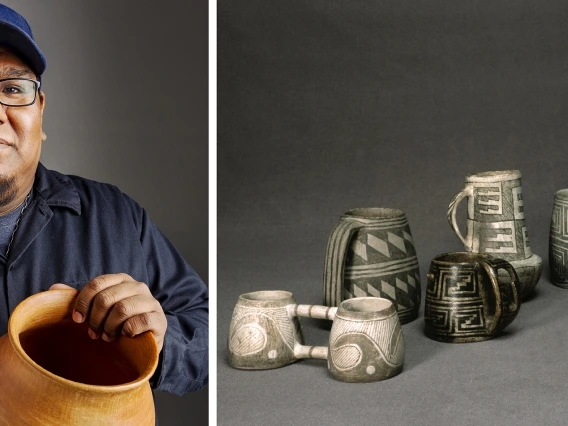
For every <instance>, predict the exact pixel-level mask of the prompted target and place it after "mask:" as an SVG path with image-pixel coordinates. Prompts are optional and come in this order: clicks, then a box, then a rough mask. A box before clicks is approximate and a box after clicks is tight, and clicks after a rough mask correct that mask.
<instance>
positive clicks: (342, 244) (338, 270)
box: [323, 220, 363, 306]
mask: <svg viewBox="0 0 568 426" xmlns="http://www.w3.org/2000/svg"><path fill="white" fill-rule="evenodd" d="M362 226H363V225H362V224H360V223H358V222H355V221H353V220H341V221H340V222H339V224H338V225H337V226H336V227H335V228H334V229H333V231H331V235H330V236H329V240H328V242H327V250H326V253H325V267H324V271H323V304H324V305H327V306H338V305H339V303H340V302H341V299H342V298H341V290H342V288H343V276H344V272H345V257H346V255H347V246H348V245H349V241H351V238H352V237H353V235H354V234H355V232H356V231H357V230H358V229H359V228H361V227H362Z"/></svg>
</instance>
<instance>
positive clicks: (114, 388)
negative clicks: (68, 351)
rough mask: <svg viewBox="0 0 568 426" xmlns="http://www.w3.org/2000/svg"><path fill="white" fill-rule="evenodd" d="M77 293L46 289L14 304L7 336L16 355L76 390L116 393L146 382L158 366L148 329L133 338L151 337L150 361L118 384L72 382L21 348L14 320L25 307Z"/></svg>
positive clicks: (71, 296) (45, 374)
mask: <svg viewBox="0 0 568 426" xmlns="http://www.w3.org/2000/svg"><path fill="white" fill-rule="evenodd" d="M78 294H79V292H78V291H77V290H75V289H69V290H67V289H65V290H63V289H62V290H48V291H44V292H41V293H36V294H34V295H32V296H30V297H28V298H27V299H24V300H23V301H22V302H20V304H19V305H18V306H16V309H14V312H12V315H10V320H9V321H8V338H9V340H10V343H11V345H12V347H13V348H14V350H15V352H16V353H17V354H18V356H19V357H20V358H21V359H22V360H23V361H24V362H25V363H26V364H28V365H30V366H31V367H32V368H34V369H35V370H36V371H38V372H39V373H40V374H42V375H43V376H45V377H47V378H48V379H51V380H53V381H55V382H58V383H60V384H62V385H65V386H67V387H71V388H75V389H76V390H77V391H83V392H96V393H118V392H125V391H129V390H131V389H134V388H137V387H139V386H141V385H143V384H144V383H146V382H148V381H149V380H150V378H151V377H152V375H153V374H154V371H155V370H156V368H157V366H158V345H157V344H156V341H155V340H154V336H153V335H152V334H151V332H150V331H147V332H144V333H142V334H140V335H138V336H136V337H135V338H143V339H152V341H153V343H154V344H153V345H151V347H152V354H150V363H149V364H148V366H147V367H146V368H145V369H144V370H143V371H142V372H141V373H140V375H139V377H138V378H137V379H136V380H133V381H132V382H127V383H123V384H120V385H110V386H106V385H90V384H86V383H79V382H74V381H72V380H69V379H65V378H63V377H61V376H58V375H56V374H53V373H52V372H50V371H48V370H46V369H45V368H43V367H42V366H40V365H39V364H37V363H36V362H35V361H34V360H33V359H31V358H30V356H29V355H28V354H27V353H26V352H25V351H24V349H23V348H22V345H21V343H20V339H19V337H18V335H19V332H20V331H19V330H18V329H17V326H16V322H17V320H18V319H19V318H18V317H19V316H21V315H23V312H24V309H25V308H26V307H29V306H33V305H37V304H42V301H45V299H52V300H53V299H54V298H55V299H59V300H60V301H62V302H63V301H67V302H69V303H71V302H72V301H73V300H74V299H75V298H76V296H77V295H78ZM123 337H126V336H121V337H120V338H123ZM126 338H131V337H126Z"/></svg>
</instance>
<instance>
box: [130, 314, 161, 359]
mask: <svg viewBox="0 0 568 426" xmlns="http://www.w3.org/2000/svg"><path fill="white" fill-rule="evenodd" d="M167 327H168V322H167V320H166V317H165V316H164V314H163V313H161V312H146V313H143V314H140V315H136V316H134V317H132V318H130V319H129V320H127V321H126V322H125V323H124V324H123V325H122V334H124V335H125V336H129V337H134V336H137V335H138V334H140V333H144V332H145V331H151V332H152V333H153V334H154V338H155V339H156V343H157V344H158V349H159V350H162V345H163V343H164V335H165V330H166V329H167Z"/></svg>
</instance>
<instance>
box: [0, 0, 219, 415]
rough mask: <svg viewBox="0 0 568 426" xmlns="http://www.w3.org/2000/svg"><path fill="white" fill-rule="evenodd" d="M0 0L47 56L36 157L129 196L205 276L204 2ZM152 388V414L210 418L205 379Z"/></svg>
mask: <svg viewBox="0 0 568 426" xmlns="http://www.w3.org/2000/svg"><path fill="white" fill-rule="evenodd" d="M3 3H5V4H6V5H8V6H10V7H12V8H13V9H15V10H17V11H18V12H19V13H21V14H22V15H23V16H24V17H25V18H26V19H27V20H28V22H29V23H30V25H31V27H32V30H33V32H34V37H35V39H36V41H37V43H38V45H39V46H40V48H41V49H42V51H43V53H44V55H45V57H46V59H47V71H46V73H45V74H44V77H43V79H42V80H43V90H44V92H45V93H46V101H47V103H46V107H45V112H44V130H45V132H46V134H47V140H46V141H45V142H44V144H43V150H42V158H41V161H42V162H43V164H44V165H45V166H46V167H48V168H50V169H55V170H58V171H60V172H63V173H68V174H77V175H81V176H84V177H87V178H90V179H94V180H98V181H103V182H109V183H112V184H114V185H116V186H118V187H119V188H120V189H121V190H122V191H123V192H125V193H127V194H129V195H130V196H132V197H133V198H134V199H135V200H136V201H138V202H139V203H140V204H141V205H142V206H143V207H145V208H146V209H147V210H148V212H149V214H150V217H151V218H152V220H153V221H154V222H155V223H157V225H158V226H159V227H160V229H161V230H162V231H163V232H164V233H165V234H166V235H167V236H168V238H169V239H170V240H171V241H172V242H173V243H174V244H175V246H176V247H177V248H178V250H180V252H181V253H182V255H183V256H184V257H185V259H186V260H187V261H188V262H189V263H190V264H191V265H192V267H193V268H194V269H195V270H196V271H197V273H198V274H199V275H200V276H201V277H202V278H203V279H204V280H205V281H206V282H207V272H208V270H207V241H208V239H207V220H208V212H207V203H208V198H207V190H208V188H207V176H208V174H207V173H208V172H207V164H208V162H207V152H208V149H207V126H208V124H207V96H208V91H207V78H208V77H207V57H208V43H207V25H208V24H207V23H208V17H207V16H208V15H207V13H208V12H207V7H208V4H207V2H206V1H198V0H192V1H183V0H179V1H175V0H167V1H161V2H158V3H156V2H153V1H134V0H132V1H111V0H104V1H101V0H98V1H87V0H83V1H75V0H41V1H39V0H34V1H32V0H28V1H24V0H18V1H16V0H4V1H3ZM155 398H156V400H157V403H156V405H157V411H158V419H159V421H160V425H163V426H166V425H187V424H188V423H189V421H190V420H191V424H192V425H193V424H194V425H198V424H199V425H204V424H207V389H204V390H202V391H200V392H196V393H190V394H186V395H184V396H183V397H177V396H175V395H170V394H166V393H162V392H155Z"/></svg>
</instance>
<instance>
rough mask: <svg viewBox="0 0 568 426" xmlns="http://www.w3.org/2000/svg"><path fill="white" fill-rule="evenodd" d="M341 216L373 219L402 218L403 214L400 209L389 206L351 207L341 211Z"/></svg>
mask: <svg viewBox="0 0 568 426" xmlns="http://www.w3.org/2000/svg"><path fill="white" fill-rule="evenodd" d="M342 217H349V218H356V219H373V220H386V219H402V218H405V217H406V216H405V214H404V212H403V211H402V210H400V209H393V208H389V207H360V208H356V209H351V210H348V211H346V212H345V213H343V215H342Z"/></svg>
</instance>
